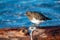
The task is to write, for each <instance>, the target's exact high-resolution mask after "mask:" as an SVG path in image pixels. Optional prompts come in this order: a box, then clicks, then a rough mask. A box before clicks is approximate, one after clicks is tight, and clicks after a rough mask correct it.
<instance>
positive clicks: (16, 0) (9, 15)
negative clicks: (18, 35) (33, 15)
mask: <svg viewBox="0 0 60 40" xmlns="http://www.w3.org/2000/svg"><path fill="white" fill-rule="evenodd" d="M27 11H37V12H42V14H44V15H45V16H47V17H49V18H51V19H52V20H47V21H45V22H43V23H41V24H40V25H39V26H56V25H60V0H0V28H6V27H8V28H10V27H22V26H26V27H29V26H31V25H32V24H33V23H31V22H30V20H29V19H28V18H27V16H25V15H24V14H25V13H26V12H27Z"/></svg>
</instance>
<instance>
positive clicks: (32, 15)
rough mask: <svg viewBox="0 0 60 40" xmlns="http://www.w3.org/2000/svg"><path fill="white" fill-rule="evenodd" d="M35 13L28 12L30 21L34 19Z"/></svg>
mask: <svg viewBox="0 0 60 40" xmlns="http://www.w3.org/2000/svg"><path fill="white" fill-rule="evenodd" d="M34 15H35V13H33V12H26V16H27V17H28V18H29V19H32V18H33V17H34Z"/></svg>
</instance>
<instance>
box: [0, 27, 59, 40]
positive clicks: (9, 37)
mask: <svg viewBox="0 0 60 40" xmlns="http://www.w3.org/2000/svg"><path fill="white" fill-rule="evenodd" d="M0 40H30V35H29V32H28V29H26V28H5V29H0ZM33 40H60V27H51V28H48V27H45V28H37V29H36V30H34V31H33Z"/></svg>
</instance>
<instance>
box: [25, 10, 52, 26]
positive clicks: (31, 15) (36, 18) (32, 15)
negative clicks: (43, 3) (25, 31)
mask: <svg viewBox="0 0 60 40" xmlns="http://www.w3.org/2000/svg"><path fill="white" fill-rule="evenodd" d="M26 16H27V17H28V19H29V20H30V21H31V22H32V23H33V24H34V25H39V24H40V23H42V22H44V21H46V20H51V18H48V17H46V16H45V15H43V14H42V13H41V12H36V11H33V12H31V11H28V12H26Z"/></svg>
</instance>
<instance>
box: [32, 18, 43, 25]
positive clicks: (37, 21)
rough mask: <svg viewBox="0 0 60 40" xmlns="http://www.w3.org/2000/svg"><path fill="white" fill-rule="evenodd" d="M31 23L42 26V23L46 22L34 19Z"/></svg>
mask: <svg viewBox="0 0 60 40" xmlns="http://www.w3.org/2000/svg"><path fill="white" fill-rule="evenodd" d="M31 22H32V23H35V24H40V23H41V22H44V21H43V20H38V19H35V18H33V19H32V20H31Z"/></svg>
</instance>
